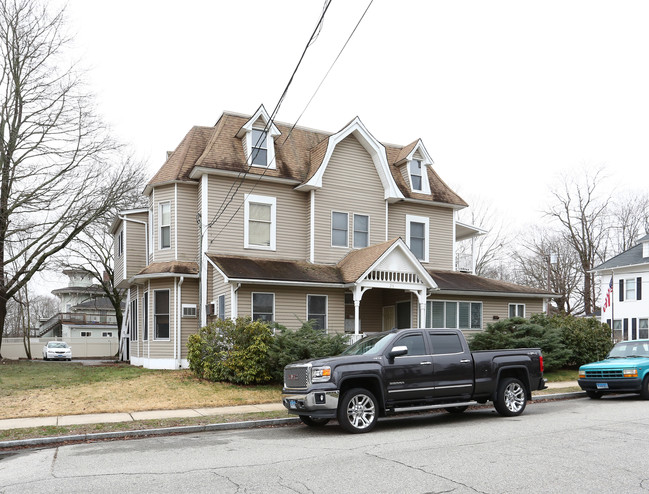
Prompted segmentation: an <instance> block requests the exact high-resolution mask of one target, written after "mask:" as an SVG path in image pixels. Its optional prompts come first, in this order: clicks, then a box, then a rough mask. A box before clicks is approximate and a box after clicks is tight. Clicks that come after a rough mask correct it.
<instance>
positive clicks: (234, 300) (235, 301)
mask: <svg viewBox="0 0 649 494" xmlns="http://www.w3.org/2000/svg"><path fill="white" fill-rule="evenodd" d="M239 288H241V283H237V284H236V286H235V284H234V283H233V284H231V285H230V304H231V307H230V314H231V316H232V319H236V318H237V317H239V295H238V293H237V292H238V291H239Z"/></svg>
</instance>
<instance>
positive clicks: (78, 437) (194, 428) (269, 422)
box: [0, 391, 586, 451]
mask: <svg viewBox="0 0 649 494" xmlns="http://www.w3.org/2000/svg"><path fill="white" fill-rule="evenodd" d="M584 396H586V393H585V392H584V391H573V392H569V393H556V394H550V395H536V396H534V397H533V398H532V401H531V403H533V402H535V401H539V402H540V401H542V400H565V399H571V398H582V397H584ZM297 423H300V419H299V417H287V418H282V419H264V420H248V421H243V422H229V423H221V424H207V425H185V426H179V427H162V428H158V429H139V430H134V431H119V432H94V433H89V434H74V435H70V436H53V437H35V438H31V439H19V440H16V441H0V451H1V450H3V449H11V448H24V447H35V446H48V445H53V444H61V443H66V442H86V441H101V440H105V439H125V438H139V437H148V436H164V435H167V434H192V433H195V432H212V431H228V430H237V429H254V428H257V427H269V426H278V425H290V424H297Z"/></svg>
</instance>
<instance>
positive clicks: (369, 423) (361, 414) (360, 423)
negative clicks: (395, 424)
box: [338, 388, 378, 433]
mask: <svg viewBox="0 0 649 494" xmlns="http://www.w3.org/2000/svg"><path fill="white" fill-rule="evenodd" d="M377 408H378V405H377V402H376V398H374V395H373V394H372V393H370V392H369V391H367V390H365V389H360V388H356V389H352V390H350V391H348V392H347V393H345V396H344V398H343V400H342V402H341V404H340V409H339V410H338V422H339V423H340V425H341V427H343V428H344V429H345V430H347V431H349V432H354V433H358V432H369V431H371V430H372V429H373V428H374V426H375V425H376V419H377Z"/></svg>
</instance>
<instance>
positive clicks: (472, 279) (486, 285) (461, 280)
mask: <svg viewBox="0 0 649 494" xmlns="http://www.w3.org/2000/svg"><path fill="white" fill-rule="evenodd" d="M427 271H428V272H429V273H430V275H431V276H432V277H433V279H434V280H435V283H437V286H438V287H439V289H440V290H441V291H442V292H463V293H466V294H467V295H469V294H471V293H480V294H491V295H529V296H530V297H539V296H543V297H557V296H558V295H557V294H556V293H553V292H550V291H548V290H542V289H539V288H532V287H529V286H523V285H517V284H515V283H508V282H506V281H500V280H492V279H490V278H483V277H481V276H476V275H474V274H469V273H462V272H459V271H443V270H435V269H428V270H427Z"/></svg>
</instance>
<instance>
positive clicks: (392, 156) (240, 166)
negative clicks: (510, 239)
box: [144, 112, 467, 207]
mask: <svg viewBox="0 0 649 494" xmlns="http://www.w3.org/2000/svg"><path fill="white" fill-rule="evenodd" d="M250 118H251V117H250V116H249V115H240V114H236V113H231V112H224V113H223V114H222V115H221V117H220V118H219V120H218V121H217V123H216V124H215V125H214V126H213V127H201V126H197V127H192V129H191V130H190V131H189V132H188V133H187V135H186V136H185V138H184V139H183V140H182V141H181V143H180V144H179V145H178V147H177V148H176V150H175V151H174V152H173V153H172V154H171V155H170V156H169V158H168V159H167V161H166V162H165V163H164V164H163V165H162V167H161V168H160V170H158V172H157V173H156V174H155V175H154V176H153V178H152V179H151V180H150V181H149V183H148V185H147V186H146V188H145V190H144V193H145V194H148V193H149V192H150V191H151V188H152V187H154V186H156V185H161V184H165V183H173V182H177V181H188V182H194V183H195V182H196V178H197V176H198V175H200V173H198V174H197V173H196V170H199V169H200V170H210V169H213V170H223V171H231V172H237V173H238V172H245V173H247V174H248V175H251V176H254V175H264V176H266V177H275V178H283V179H289V180H293V181H295V183H296V185H299V184H304V183H305V182H307V181H308V180H309V179H310V178H312V177H313V176H314V175H315V174H316V173H317V171H318V169H319V168H320V167H321V165H322V163H323V160H324V157H325V155H326V152H327V147H328V144H329V138H330V136H332V135H333V134H332V133H329V132H324V131H320V130H313V129H309V128H306V127H297V126H296V127H295V128H293V126H292V125H290V124H285V123H281V122H274V124H275V125H276V127H277V128H278V130H279V131H280V132H281V135H279V136H277V137H276V139H275V150H276V159H275V165H276V168H275V169H267V168H262V167H248V166H247V164H246V156H245V153H244V149H243V145H242V143H241V139H239V138H237V133H239V131H240V130H241V128H242V127H243V126H244V125H245V124H246V123H247V122H248V121H249V120H250ZM355 120H356V119H353V120H352V121H351V122H350V124H351V123H353V122H354V121H355ZM350 124H348V125H346V126H345V127H343V129H345V128H346V127H348V126H349V125H350ZM376 142H378V141H376ZM418 142H419V140H416V141H414V142H412V143H410V144H408V145H407V146H396V145H385V144H382V146H383V147H384V149H385V154H386V156H385V159H386V160H387V163H388V164H389V165H390V166H389V169H390V173H391V175H392V179H394V181H395V182H396V184H397V187H398V190H399V191H400V193H401V194H403V196H404V197H406V198H411V199H418V200H423V201H427V202H434V203H439V204H449V205H451V206H456V207H466V206H467V203H466V202H465V201H464V200H463V199H462V198H461V197H460V196H458V195H457V194H456V193H455V192H453V191H452V190H451V189H450V187H448V185H446V183H444V181H442V180H441V179H440V178H439V176H438V175H437V173H435V171H434V170H433V169H432V167H430V166H428V167H426V168H427V169H428V179H429V181H430V188H431V194H421V193H417V192H411V191H410V188H409V187H408V185H407V184H406V183H405V181H404V179H403V176H402V175H401V173H400V171H399V170H398V168H397V167H396V166H393V165H394V164H395V163H397V162H398V160H399V159H403V158H400V157H401V156H407V155H408V154H409V153H410V151H412V148H413V147H414V146H416V145H417V143H418ZM192 172H194V173H192Z"/></svg>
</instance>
